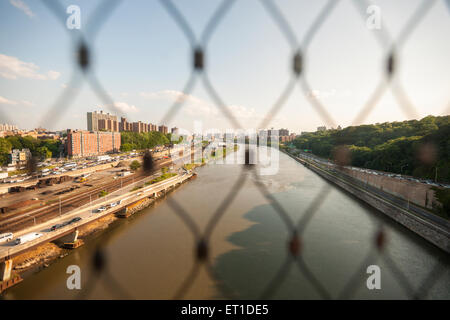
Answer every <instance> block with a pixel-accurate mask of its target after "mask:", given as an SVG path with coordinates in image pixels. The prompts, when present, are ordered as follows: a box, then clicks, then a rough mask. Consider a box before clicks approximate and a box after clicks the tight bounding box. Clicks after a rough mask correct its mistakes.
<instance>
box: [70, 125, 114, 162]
mask: <svg viewBox="0 0 450 320" xmlns="http://www.w3.org/2000/svg"><path fill="white" fill-rule="evenodd" d="M120 144H121V139H120V133H119V132H101V131H96V132H93V131H72V130H69V131H68V132H67V140H66V153H67V155H68V156H69V157H86V156H92V155H98V154H103V153H109V152H117V151H119V150H120Z"/></svg>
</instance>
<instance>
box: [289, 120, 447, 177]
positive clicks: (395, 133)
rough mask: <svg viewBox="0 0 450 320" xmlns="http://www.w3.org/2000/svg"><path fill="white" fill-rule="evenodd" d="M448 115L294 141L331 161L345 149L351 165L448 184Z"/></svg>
mask: <svg viewBox="0 0 450 320" xmlns="http://www.w3.org/2000/svg"><path fill="white" fill-rule="evenodd" d="M449 137H450V116H442V117H434V116H428V117H425V118H423V119H421V120H410V121H403V122H385V123H380V124H378V123H377V124H373V125H361V126H352V127H347V128H344V129H342V130H334V129H331V130H326V131H318V132H311V133H304V134H302V135H301V136H300V137H298V138H296V139H295V140H294V142H293V143H294V145H295V146H296V147H297V148H299V149H309V150H311V152H312V153H313V154H316V155H318V156H321V157H325V158H330V159H331V158H332V154H333V151H334V149H335V148H336V147H337V146H342V145H344V146H347V147H348V149H349V150H350V152H351V165H353V166H357V167H364V168H369V169H375V170H382V171H389V172H395V173H403V174H408V175H412V176H416V177H420V178H428V179H434V178H435V175H436V168H437V178H438V181H445V182H450V138H449Z"/></svg>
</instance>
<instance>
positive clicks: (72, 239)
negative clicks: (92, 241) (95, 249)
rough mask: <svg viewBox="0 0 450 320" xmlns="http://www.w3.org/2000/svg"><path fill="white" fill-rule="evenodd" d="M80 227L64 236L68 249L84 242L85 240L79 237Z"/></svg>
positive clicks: (65, 245) (63, 239)
mask: <svg viewBox="0 0 450 320" xmlns="http://www.w3.org/2000/svg"><path fill="white" fill-rule="evenodd" d="M78 234H79V232H78V229H75V230H74V232H72V233H70V234H68V235H66V236H64V237H62V238H61V240H62V241H63V242H64V247H65V248H68V249H75V248H78V247H79V246H81V245H82V244H83V241H82V240H80V239H78Z"/></svg>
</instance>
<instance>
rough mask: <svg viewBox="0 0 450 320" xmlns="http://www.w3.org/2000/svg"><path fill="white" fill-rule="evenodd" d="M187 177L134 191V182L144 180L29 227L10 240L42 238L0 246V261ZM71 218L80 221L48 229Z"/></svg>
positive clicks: (184, 175) (167, 180)
mask: <svg viewBox="0 0 450 320" xmlns="http://www.w3.org/2000/svg"><path fill="white" fill-rule="evenodd" d="M155 176H157V174H155V175H152V176H150V177H147V178H146V179H145V181H147V180H150V179H152V178H154V177H155ZM191 176H192V174H189V173H186V172H183V173H181V174H177V175H176V176H174V177H171V178H168V179H166V180H163V181H161V182H159V183H155V184H152V185H149V186H147V187H143V188H140V189H138V190H134V189H133V188H134V186H135V185H136V184H137V183H139V184H142V183H143V182H145V181H139V182H136V183H135V184H133V185H129V186H127V187H126V188H123V189H120V190H117V191H115V192H113V193H111V194H109V195H108V196H107V197H104V198H101V199H98V200H96V201H94V202H92V203H91V204H88V205H85V206H83V207H81V208H78V209H76V210H73V211H71V212H69V213H66V214H64V215H62V216H58V217H56V218H53V219H51V220H48V221H46V222H45V223H41V224H39V225H35V226H32V227H29V228H26V229H23V230H20V231H18V232H17V233H16V234H15V235H14V239H17V237H20V236H22V235H24V234H28V233H31V232H37V233H41V234H42V236H41V237H40V238H37V239H35V240H32V241H29V242H26V243H23V244H18V245H16V244H15V243H14V239H13V241H10V242H7V243H3V244H1V245H0V260H1V259H5V257H10V256H13V255H17V254H19V253H21V252H23V251H25V250H28V249H30V248H32V247H35V246H37V245H39V244H42V243H46V242H49V241H52V240H54V239H56V238H58V237H61V236H63V235H64V234H67V233H69V232H71V231H73V230H74V229H75V228H78V227H81V226H82V225H85V224H87V223H90V222H92V221H94V220H97V219H99V218H101V217H103V216H105V215H108V214H111V213H113V212H116V211H118V210H120V209H122V208H124V207H125V206H127V205H129V204H131V203H134V202H136V201H138V200H139V199H143V198H145V197H149V196H150V195H152V194H154V193H155V192H160V191H162V190H166V189H168V188H170V187H172V186H174V185H176V184H179V183H182V182H183V181H185V180H186V179H189V178H190V177H191ZM119 200H121V203H120V205H117V206H115V207H112V208H111V207H110V204H111V203H117V202H118V201H119ZM101 206H105V207H107V208H108V209H107V210H105V211H102V212H98V210H97V209H98V208H99V207H101ZM75 217H79V218H81V220H79V221H77V222H75V223H72V224H69V225H66V226H64V227H62V228H58V229H56V230H54V231H52V230H51V227H52V226H53V225H56V224H62V223H64V222H67V221H70V220H72V219H73V218H75Z"/></svg>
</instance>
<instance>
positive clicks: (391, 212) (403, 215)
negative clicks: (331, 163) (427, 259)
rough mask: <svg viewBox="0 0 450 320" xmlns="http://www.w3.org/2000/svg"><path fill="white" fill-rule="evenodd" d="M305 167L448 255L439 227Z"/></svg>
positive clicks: (445, 234) (447, 244)
mask: <svg viewBox="0 0 450 320" xmlns="http://www.w3.org/2000/svg"><path fill="white" fill-rule="evenodd" d="M282 152H283V153H285V154H286V155H288V156H289V157H291V158H292V159H294V160H295V161H297V162H299V163H302V164H304V163H303V162H302V161H300V160H299V159H297V157H295V156H293V155H292V154H290V153H289V152H287V151H284V150H282ZM303 161H304V162H305V163H306V164H308V165H307V167H308V169H310V170H311V171H313V172H315V173H316V174H318V175H319V176H321V177H322V178H324V179H326V180H327V181H329V182H330V183H332V184H334V185H336V186H337V187H339V188H340V189H342V190H344V191H346V192H348V193H349V194H351V195H352V196H354V197H356V198H357V199H359V200H360V201H363V202H364V203H366V204H368V205H370V206H371V207H373V208H375V209H376V210H378V211H380V212H381V213H383V214H384V215H385V216H387V217H389V218H391V219H392V220H393V221H395V222H397V223H399V224H400V225H402V226H403V227H405V228H406V229H408V230H409V231H411V232H414V233H415V234H417V235H419V236H420V237H421V238H422V239H424V240H426V241H428V242H429V243H431V244H433V245H435V246H436V247H437V248H439V249H440V250H443V251H444V252H447V253H449V252H450V242H449V236H448V232H445V231H443V230H442V229H441V227H440V226H438V225H436V224H434V223H433V221H428V220H424V219H421V218H420V217H418V216H416V215H414V214H412V213H410V212H407V211H406V210H404V209H402V208H400V207H398V206H397V205H395V204H394V203H392V202H390V201H388V200H386V199H384V198H382V197H380V196H377V195H375V194H372V193H371V192H369V191H367V190H363V189H361V188H359V187H357V186H355V185H353V184H351V183H350V182H348V181H344V180H342V179H340V178H338V177H336V176H334V175H331V174H330V173H328V172H325V171H324V170H322V169H320V168H318V167H315V166H314V165H312V164H310V163H309V162H308V161H305V160H303Z"/></svg>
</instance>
